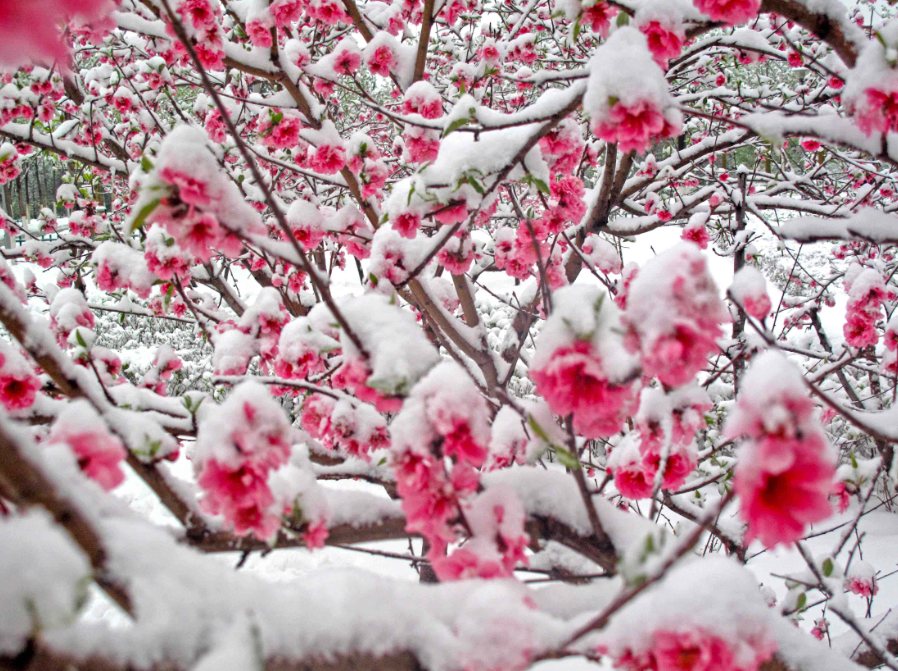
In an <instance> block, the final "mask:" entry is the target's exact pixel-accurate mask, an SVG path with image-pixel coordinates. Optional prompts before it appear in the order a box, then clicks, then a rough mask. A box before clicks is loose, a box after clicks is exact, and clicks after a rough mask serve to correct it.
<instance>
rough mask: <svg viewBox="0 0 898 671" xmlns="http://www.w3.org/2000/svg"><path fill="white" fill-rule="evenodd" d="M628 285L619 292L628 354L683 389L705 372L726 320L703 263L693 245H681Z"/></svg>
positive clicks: (655, 260)
mask: <svg viewBox="0 0 898 671" xmlns="http://www.w3.org/2000/svg"><path fill="white" fill-rule="evenodd" d="M625 273H626V269H625ZM631 282H632V283H631V285H630V286H629V288H627V290H626V292H623V293H624V295H625V299H626V309H625V311H624V323H625V325H626V326H627V328H628V336H627V347H628V349H629V350H630V351H632V352H637V351H638V352H639V353H640V356H641V359H642V367H643V372H644V373H645V374H646V375H651V376H655V377H657V378H658V379H659V380H660V381H661V382H663V383H664V384H666V385H670V386H681V385H683V384H685V383H686V382H688V381H689V380H691V379H692V378H693V376H695V374H696V373H697V372H698V371H699V370H701V369H702V368H704V366H705V364H706V362H707V357H708V355H709V354H710V353H711V352H713V351H715V350H716V348H717V344H716V340H717V338H719V337H720V336H721V335H722V333H723V331H722V329H721V324H723V323H724V322H726V321H728V320H729V313H728V312H727V310H726V306H725V305H724V304H723V302H722V301H721V300H720V297H719V295H718V290H717V287H716V286H715V285H714V281H713V279H712V278H711V275H710V274H709V272H708V267H707V264H706V262H705V259H704V257H703V256H702V255H701V252H700V251H699V249H698V247H696V246H695V245H692V244H688V243H680V244H679V245H677V246H676V247H674V248H673V249H670V250H668V251H667V252H664V253H662V254H659V255H658V256H656V257H655V258H653V259H652V260H651V261H649V262H648V263H647V264H646V266H645V267H644V268H643V269H642V270H640V272H639V274H638V275H637V276H636V278H635V279H631Z"/></svg>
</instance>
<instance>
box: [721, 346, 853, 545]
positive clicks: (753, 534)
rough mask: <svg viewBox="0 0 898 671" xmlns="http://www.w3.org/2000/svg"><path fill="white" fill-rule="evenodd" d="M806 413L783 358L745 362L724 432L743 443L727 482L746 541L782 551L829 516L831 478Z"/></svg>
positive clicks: (819, 434) (792, 370) (796, 374)
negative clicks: (732, 483) (744, 438)
mask: <svg viewBox="0 0 898 671" xmlns="http://www.w3.org/2000/svg"><path fill="white" fill-rule="evenodd" d="M813 410H814V405H813V403H812V402H811V400H810V399H809V398H808V396H807V393H806V391H805V387H804V384H803V382H802V378H801V373H800V371H799V370H798V369H797V368H796V367H795V366H794V364H792V363H790V362H789V361H788V360H787V359H786V358H785V357H784V356H783V355H781V354H779V353H776V352H766V353H764V354H762V355H760V356H758V357H757V358H755V359H754V360H753V361H752V365H751V367H750V368H749V370H748V372H747V373H746V374H745V377H744V378H743V380H742V385H741V388H740V393H739V395H738V396H737V398H736V407H735V409H734V411H733V412H732V413H731V414H730V416H729V418H728V419H727V422H726V425H725V427H724V432H725V435H726V436H728V437H732V438H736V437H738V436H747V437H748V440H747V441H746V442H745V443H744V444H743V445H742V447H741V448H740V450H739V462H738V464H737V466H736V472H735V479H734V481H735V491H736V493H737V494H738V495H739V498H740V502H741V503H740V514H741V516H742V518H743V520H745V522H746V523H747V524H748V530H747V531H746V536H745V537H746V541H751V540H752V539H754V538H759V539H760V540H761V542H762V543H763V544H764V545H765V546H767V547H773V546H775V545H778V544H780V543H783V544H790V543H792V542H794V541H796V540H799V539H800V538H801V537H802V536H803V534H804V533H805V530H806V527H807V525H809V524H813V523H815V522H821V521H823V520H825V519H826V518H828V517H829V516H830V515H831V514H832V507H831V505H830V503H829V494H830V491H831V490H832V485H833V478H834V476H835V472H836V471H835V466H834V465H833V459H832V456H831V454H830V451H831V448H830V445H829V442H828V440H827V438H826V435H825V434H824V433H823V430H822V427H821V426H820V425H819V423H818V421H817V420H816V419H815V418H814V417H813Z"/></svg>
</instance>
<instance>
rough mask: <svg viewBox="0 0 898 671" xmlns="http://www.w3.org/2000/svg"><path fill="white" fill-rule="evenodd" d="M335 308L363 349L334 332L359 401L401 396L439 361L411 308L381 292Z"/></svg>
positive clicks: (346, 302)
mask: <svg viewBox="0 0 898 671" xmlns="http://www.w3.org/2000/svg"><path fill="white" fill-rule="evenodd" d="M383 230H384V228H381V229H380V231H383ZM341 310H342V312H343V314H344V316H345V317H346V319H347V321H348V322H349V324H350V325H351V326H352V328H353V330H354V332H355V334H356V335H357V336H358V338H359V339H360V340H361V342H362V345H363V346H364V347H365V349H366V352H365V353H364V354H363V353H362V352H360V351H359V350H358V349H357V348H356V346H355V344H354V343H353V342H352V341H351V340H350V339H349V338H347V337H346V336H345V334H343V333H341V334H340V344H341V346H342V348H343V353H344V357H345V358H344V364H343V365H344V367H346V368H349V369H355V370H354V372H353V373H352V374H351V375H350V376H349V378H350V386H351V387H352V388H353V391H354V392H355V393H356V395H357V396H359V398H361V399H362V400H364V401H368V402H372V403H374V404H375V405H377V402H385V401H387V402H388V401H390V400H394V399H399V398H401V397H402V396H405V395H407V394H408V393H409V391H410V390H411V389H412V388H413V387H414V386H415V383H416V382H417V381H418V380H419V379H420V378H421V377H423V376H424V375H425V374H426V373H427V371H429V370H430V369H431V368H432V367H433V366H434V365H435V364H436V363H437V362H438V361H439V355H438V354H437V352H436V350H435V349H434V348H433V346H432V345H431V344H430V342H429V341H428V340H427V336H425V335H424V333H423V332H422V331H421V329H420V327H419V326H418V324H417V322H416V321H415V318H414V316H413V315H412V314H411V312H409V311H408V310H404V309H402V308H399V307H398V306H396V305H395V304H393V303H392V302H391V301H390V299H388V298H387V297H384V296H380V295H377V294H368V295H365V296H359V297H357V298H353V299H350V300H347V301H345V302H344V303H343V304H342V305H341ZM316 311H317V312H319V313H320V314H323V313H324V312H325V311H326V308H325V307H324V306H323V305H322V306H318V307H316V309H315V310H313V311H312V314H310V317H313V316H314V314H315V312H316ZM365 355H367V358H366V357H365ZM338 373H339V371H338Z"/></svg>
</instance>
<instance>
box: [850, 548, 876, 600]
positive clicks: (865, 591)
mask: <svg viewBox="0 0 898 671" xmlns="http://www.w3.org/2000/svg"><path fill="white" fill-rule="evenodd" d="M845 578H846V588H847V589H848V591H849V592H851V593H853V594H857V595H858V596H863V597H866V598H868V599H869V598H871V597H873V596H874V595H875V594H876V593H877V592H879V585H878V584H877V582H876V569H874V568H873V566H871V565H870V564H869V563H868V562H865V561H864V560H862V559H857V558H854V559H852V562H851V566H850V567H849V569H848V574H847V575H846V576H845Z"/></svg>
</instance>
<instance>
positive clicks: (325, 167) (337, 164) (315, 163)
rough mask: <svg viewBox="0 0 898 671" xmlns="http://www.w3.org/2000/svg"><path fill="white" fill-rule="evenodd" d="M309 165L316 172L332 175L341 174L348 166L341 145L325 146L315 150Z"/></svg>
mask: <svg viewBox="0 0 898 671" xmlns="http://www.w3.org/2000/svg"><path fill="white" fill-rule="evenodd" d="M309 165H311V167H312V169H313V170H314V171H315V172H320V173H321V174H322V175H332V174H334V173H335V172H340V170H342V169H343V166H345V165H346V152H345V151H344V150H343V147H341V146H339V145H333V144H323V145H321V146H320V147H318V149H316V150H315V153H314V154H313V155H312V157H311V159H310V160H309Z"/></svg>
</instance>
